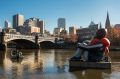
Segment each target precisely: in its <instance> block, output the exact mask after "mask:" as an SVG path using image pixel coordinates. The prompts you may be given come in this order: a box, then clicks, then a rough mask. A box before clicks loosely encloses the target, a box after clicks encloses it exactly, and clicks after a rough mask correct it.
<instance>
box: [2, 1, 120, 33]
mask: <svg viewBox="0 0 120 79" xmlns="http://www.w3.org/2000/svg"><path fill="white" fill-rule="evenodd" d="M119 3H120V1H119V0H84V1H83V0H59V1H58V0H35V1H29V0H21V1H18V0H12V1H10V0H1V3H0V5H1V6H2V7H0V10H1V13H0V27H2V28H3V27H4V21H5V20H8V21H9V22H11V23H12V16H13V15H15V14H17V13H20V14H22V15H24V17H25V20H26V19H28V18H30V17H37V18H40V19H42V20H44V21H45V28H46V29H47V30H49V31H50V32H53V29H54V28H55V27H57V19H58V18H65V19H66V27H67V29H68V28H69V27H70V26H77V28H79V27H80V26H83V27H87V26H88V25H89V24H90V22H91V21H94V22H95V23H100V22H101V23H102V27H104V26H105V20H106V17H107V11H108V12H109V17H110V22H111V24H112V25H114V24H119V23H120V18H119V17H120V12H119V8H120V6H119Z"/></svg>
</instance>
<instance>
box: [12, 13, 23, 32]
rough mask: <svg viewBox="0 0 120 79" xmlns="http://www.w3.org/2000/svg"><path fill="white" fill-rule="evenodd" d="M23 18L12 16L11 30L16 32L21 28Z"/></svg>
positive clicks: (18, 15)
mask: <svg viewBox="0 0 120 79" xmlns="http://www.w3.org/2000/svg"><path fill="white" fill-rule="evenodd" d="M23 23H24V16H23V15H20V14H16V15H14V16H13V28H14V29H16V30H17V31H18V28H19V27H20V26H23Z"/></svg>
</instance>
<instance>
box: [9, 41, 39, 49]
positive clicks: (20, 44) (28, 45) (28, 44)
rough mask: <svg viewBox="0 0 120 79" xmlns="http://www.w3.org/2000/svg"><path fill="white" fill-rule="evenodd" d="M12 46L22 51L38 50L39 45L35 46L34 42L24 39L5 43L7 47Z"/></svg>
mask: <svg viewBox="0 0 120 79" xmlns="http://www.w3.org/2000/svg"><path fill="white" fill-rule="evenodd" d="M12 44H14V45H16V48H22V49H24V48H25V49H31V48H39V44H36V43H35V42H33V41H30V40H26V39H14V40H10V41H8V42H7V46H8V47H10V45H12Z"/></svg>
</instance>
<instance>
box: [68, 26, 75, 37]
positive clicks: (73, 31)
mask: <svg viewBox="0 0 120 79" xmlns="http://www.w3.org/2000/svg"><path fill="white" fill-rule="evenodd" d="M75 34H76V28H75V26H71V27H69V35H75Z"/></svg>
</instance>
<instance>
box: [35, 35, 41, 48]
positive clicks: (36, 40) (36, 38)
mask: <svg viewBox="0 0 120 79" xmlns="http://www.w3.org/2000/svg"><path fill="white" fill-rule="evenodd" d="M38 39H39V37H38V35H35V44H36V49H39V48H40V45H39V43H38Z"/></svg>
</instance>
